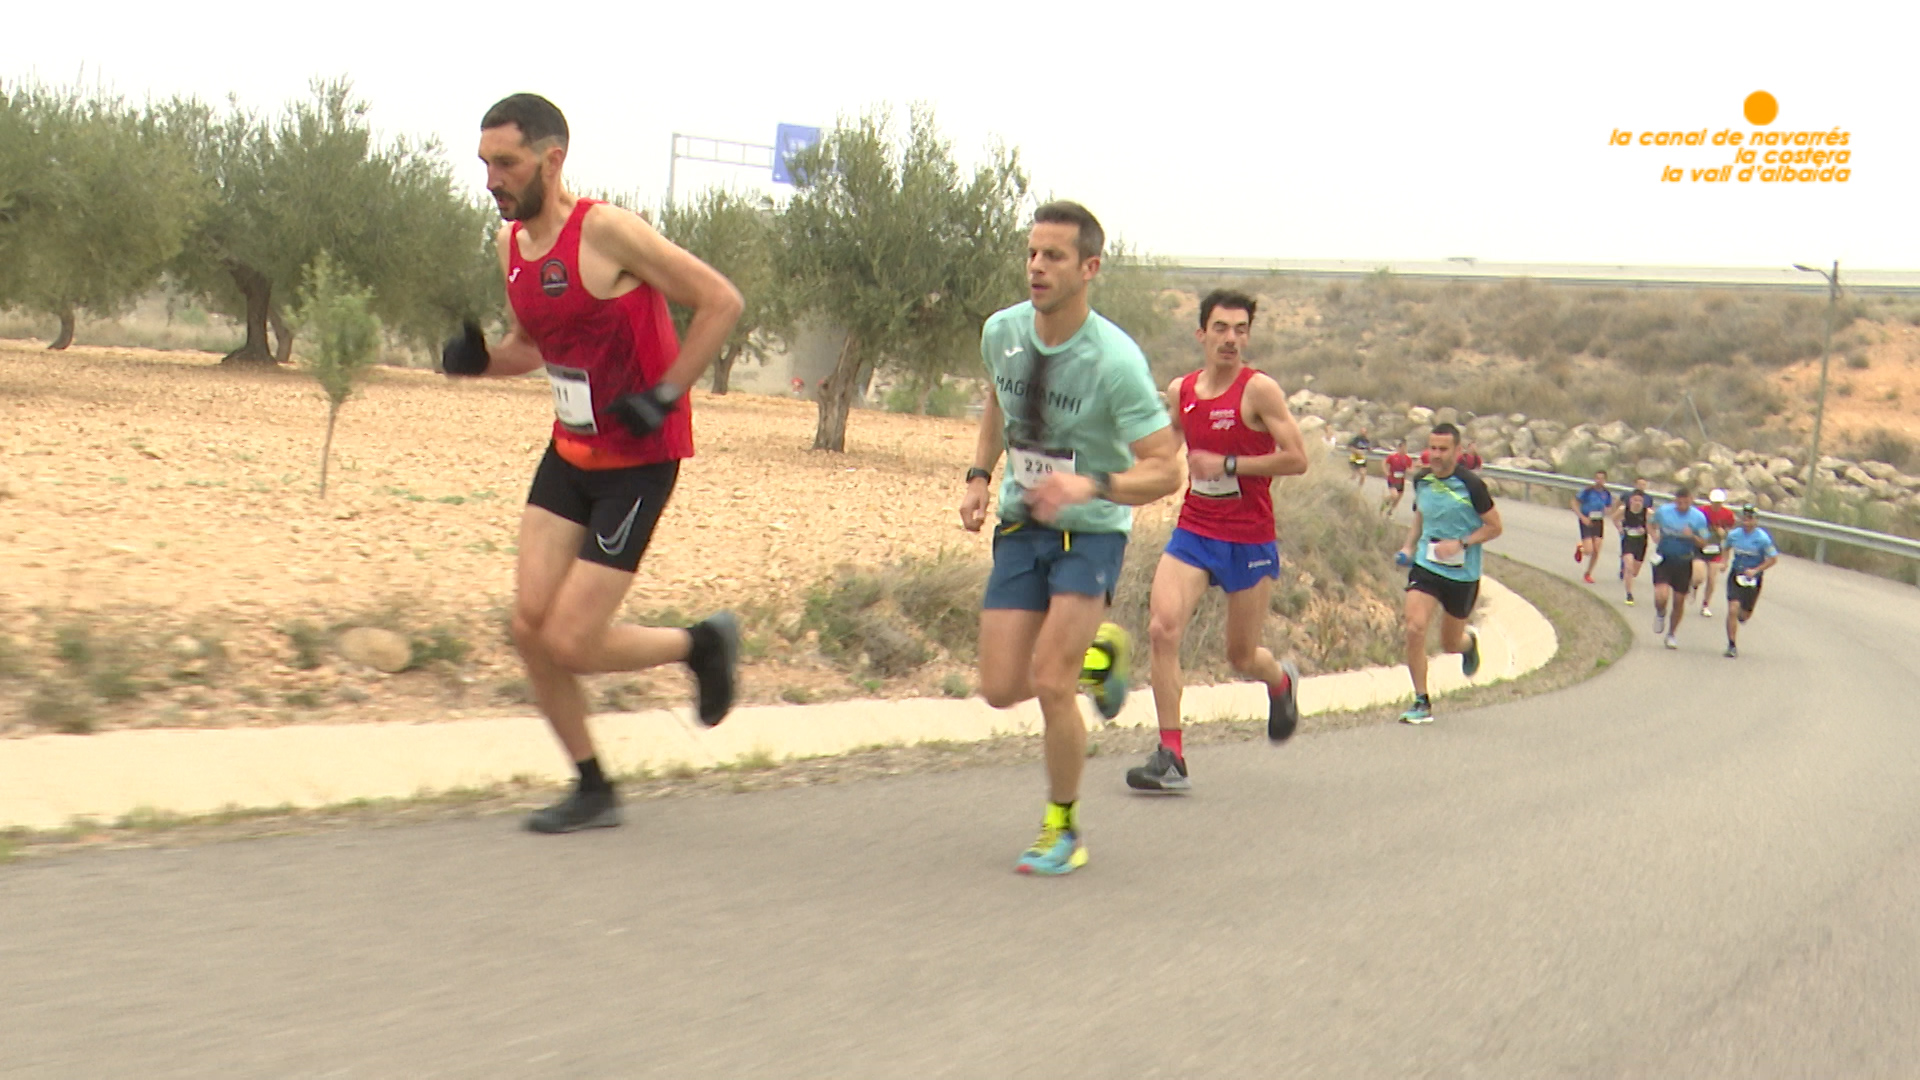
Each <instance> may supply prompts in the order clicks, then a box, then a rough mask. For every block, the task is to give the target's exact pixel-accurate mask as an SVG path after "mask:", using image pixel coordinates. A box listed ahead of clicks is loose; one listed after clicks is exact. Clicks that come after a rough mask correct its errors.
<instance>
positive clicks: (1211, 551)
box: [1127, 289, 1307, 791]
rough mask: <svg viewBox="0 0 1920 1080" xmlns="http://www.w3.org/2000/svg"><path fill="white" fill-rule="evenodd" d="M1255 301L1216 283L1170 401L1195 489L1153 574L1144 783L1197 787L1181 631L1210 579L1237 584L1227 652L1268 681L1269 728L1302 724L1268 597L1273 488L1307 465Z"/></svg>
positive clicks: (1228, 588) (1275, 731)
mask: <svg viewBox="0 0 1920 1080" xmlns="http://www.w3.org/2000/svg"><path fill="white" fill-rule="evenodd" d="M1254 308H1255V303H1254V300H1253V298H1252V297H1250V296H1247V295H1246V294H1245V293H1239V292H1233V291H1230V290H1226V289H1219V290H1215V291H1214V292H1212V293H1209V294H1208V295H1207V297H1206V298H1205V299H1204V300H1202V301H1201V302H1200V329H1199V330H1198V332H1197V333H1196V335H1195V336H1196V337H1198V338H1199V340H1200V344H1201V346H1202V348H1203V349H1204V351H1205V354H1206V366H1205V367H1203V368H1201V369H1200V370H1199V371H1195V372H1191V373H1189V374H1186V375H1183V376H1181V377H1180V378H1178V379H1175V380H1173V382H1171V383H1170V384H1168V386H1167V398H1168V403H1169V404H1171V405H1172V406H1173V408H1174V415H1175V416H1176V417H1177V418H1178V420H1179V424H1178V428H1177V430H1178V431H1179V432H1180V434H1181V436H1182V438H1184V439H1185V441H1186V445H1187V494H1186V498H1185V501H1184V502H1182V504H1181V507H1180V521H1179V525H1178V526H1177V527H1176V528H1175V529H1174V530H1173V536H1172V537H1171V538H1170V539H1169V540H1168V541H1167V547H1166V551H1165V552H1164V553H1163V554H1162V555H1161V556H1160V564H1159V566H1158V567H1156V568H1155V569H1154V573H1153V594H1152V598H1151V607H1152V622H1151V624H1150V626H1149V636H1150V637H1151V639H1152V646H1153V669H1152V670H1153V705H1154V710H1155V711H1156V712H1157V714H1158V716H1159V722H1160V745H1159V746H1158V747H1157V748H1156V749H1155V750H1154V752H1153V754H1152V756H1151V757H1149V758H1148V759H1147V763H1146V764H1145V765H1142V766H1140V767H1138V768H1135V769H1132V770H1130V771H1128V773H1127V786H1129V787H1131V788H1134V789H1135V790H1139V791H1186V790H1188V789H1189V788H1190V787H1191V786H1192V785H1191V782H1190V781H1189V779H1188V776H1187V761H1186V751H1185V748H1184V746H1183V744H1182V729H1181V726H1180V698H1181V695H1182V692H1183V689H1184V683H1183V681H1182V676H1181V673H1180V639H1181V637H1182V636H1183V635H1184V634H1185V633H1186V629H1187V623H1188V622H1189V621H1190V620H1191V619H1192V618H1193V609H1194V607H1195V606H1196V605H1197V604H1199V602H1200V598H1201V597H1202V596H1204V595H1205V594H1206V591H1207V590H1208V589H1209V588H1214V587H1217V588H1219V589H1221V590H1223V591H1224V592H1225V593H1226V594H1227V661H1228V662H1229V663H1230V664H1232V665H1233V668H1234V670H1235V671H1238V672H1240V673H1241V674H1243V675H1248V676H1251V677H1253V678H1256V679H1259V680H1260V681H1261V682H1263V683H1266V684H1267V737H1268V738H1269V739H1272V740H1273V741H1275V742H1281V741H1284V740H1285V739H1286V738H1287V737H1289V736H1290V735H1292V734H1293V729H1294V726H1295V725H1296V724H1298V723H1299V719H1300V710H1299V704H1298V698H1297V690H1298V684H1299V680H1300V673H1299V670H1298V669H1297V668H1295V667H1294V665H1293V663H1292V662H1291V661H1280V660H1275V659H1274V656H1273V654H1272V653H1271V652H1269V651H1267V649H1266V648H1265V647H1263V646H1262V645H1261V644H1260V641H1261V637H1262V631H1263V629H1264V628H1265V626H1266V619H1267V611H1268V597H1269V596H1270V595H1271V593H1272V590H1273V579H1274V578H1276V577H1278V576H1279V574H1280V550H1279V544H1278V543H1277V538H1276V535H1275V531H1274V523H1273V495H1272V491H1271V486H1272V483H1273V478H1274V477H1276V476H1295V475H1298V474H1300V473H1303V472H1306V471H1307V453H1306V447H1305V445H1304V444H1303V443H1302V442H1301V438H1300V428H1299V426H1298V425H1297V424H1295V423H1294V419H1293V414H1292V412H1290V411H1289V410H1288V409H1287V398H1286V394H1285V393H1284V392H1282V391H1281V389H1280V384H1279V383H1277V382H1275V381H1273V379H1271V378H1270V377H1268V376H1266V375H1263V374H1261V373H1260V372H1258V371H1255V370H1254V369H1252V368H1250V367H1248V366H1247V365H1246V363H1245V362H1244V359H1243V358H1244V356H1245V353H1246V347H1247V339H1248V337H1249V335H1250V334H1251V333H1252V331H1253V314H1254Z"/></svg>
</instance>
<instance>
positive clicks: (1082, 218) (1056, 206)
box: [1033, 199, 1107, 262]
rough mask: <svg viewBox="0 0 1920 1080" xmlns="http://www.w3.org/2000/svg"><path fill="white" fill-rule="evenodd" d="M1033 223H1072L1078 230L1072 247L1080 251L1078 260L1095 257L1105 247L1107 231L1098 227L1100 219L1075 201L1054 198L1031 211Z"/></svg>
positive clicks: (1097, 256)
mask: <svg viewBox="0 0 1920 1080" xmlns="http://www.w3.org/2000/svg"><path fill="white" fill-rule="evenodd" d="M1033 223H1034V224H1035V225H1072V226H1073V227H1075V228H1077V229H1079V230H1080V235H1079V237H1078V238H1077V239H1075V241H1074V247H1076V248H1078V249H1079V251H1080V261H1081V262H1086V261H1087V260H1088V259H1097V258H1099V257H1100V253H1101V252H1103V251H1105V250H1106V249H1107V231H1106V230H1105V229H1102V228H1101V227H1100V219H1099V218H1096V217H1094V216H1093V211H1091V210H1089V209H1087V208H1086V207H1084V206H1081V205H1080V204H1079V203H1077V202H1069V201H1067V200H1065V199H1056V200H1054V201H1053V202H1050V203H1047V204H1046V205H1044V206H1042V207H1040V209H1038V210H1035V211H1034V212H1033Z"/></svg>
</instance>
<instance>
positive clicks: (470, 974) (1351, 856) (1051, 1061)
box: [0, 504, 1920, 1078]
mask: <svg viewBox="0 0 1920 1080" xmlns="http://www.w3.org/2000/svg"><path fill="white" fill-rule="evenodd" d="M1506 516H1507V521H1508V533H1507V536H1506V537H1505V538H1504V539H1503V540H1501V541H1499V542H1498V543H1497V545H1496V548H1497V549H1498V550H1502V551H1504V552H1506V553H1508V554H1510V555H1513V556H1515V557H1518V558H1520V559H1523V560H1526V561H1529V562H1532V563H1534V564H1536V565H1541V566H1545V567H1548V568H1549V569H1552V570H1555V571H1558V572H1565V573H1571V572H1572V571H1574V570H1575V567H1574V566H1573V563H1572V562H1571V561H1570V558H1569V555H1570V549H1571V547H1572V544H1573V537H1574V532H1573V526H1572V524H1571V521H1570V516H1569V515H1568V514H1566V513H1565V512H1552V511H1546V510H1541V509H1538V508H1533V507H1523V506H1518V505H1515V504H1507V506H1506ZM1597 588H1599V589H1600V590H1601V592H1602V593H1603V594H1605V595H1607V596H1609V597H1612V598H1616V599H1617V597H1618V595H1619V590H1618V584H1617V583H1614V582H1607V583H1603V584H1602V585H1601V586H1597ZM1631 617H1632V623H1633V626H1634V628H1635V632H1636V637H1637V639H1638V640H1637V643H1636V646H1635V648H1634V650H1633V652H1632V653H1631V654H1630V655H1629V656H1628V657H1627V659H1626V660H1625V661H1624V662H1622V663H1620V664H1618V665H1616V666H1615V667H1614V668H1612V669H1611V670H1609V671H1607V672H1605V673H1603V674H1602V675H1600V676H1599V677H1597V678H1595V679H1592V680H1590V681H1589V682H1587V683H1585V684H1583V685H1581V686H1578V687H1576V688H1574V689H1571V690H1569V691H1566V692H1562V693H1557V694H1553V695H1549V696H1544V697H1538V698H1533V699H1531V700H1528V701H1524V702H1520V703H1517V704H1512V705H1506V706H1500V707H1496V708H1489V709H1484V710H1478V711H1472V712H1452V711H1448V710H1446V709H1445V707H1444V702H1443V703H1442V710H1441V713H1440V718H1439V720H1438V721H1437V722H1436V723H1434V724H1432V725H1431V726H1428V727H1425V728H1409V727H1405V726H1402V725H1383V726H1378V727H1372V728H1366V729H1359V730H1351V731H1344V732H1338V733H1333V734H1326V735H1318V736H1312V737H1306V738H1301V739H1298V740H1295V741H1294V742H1293V743H1292V744H1291V745H1288V746H1285V747H1282V748H1277V749H1276V748H1272V747H1268V746H1266V745H1264V744H1259V745H1255V744H1245V745H1234V746H1223V747H1208V748H1205V749H1203V750H1199V751H1197V752H1196V753H1195V754H1194V756H1193V760H1192V763H1191V764H1192V766H1193V769H1194V777H1195V785H1196V790H1195V793H1194V794H1193V795H1192V796H1191V797H1189V798H1185V799H1171V800H1170V799H1151V798H1144V797H1135V796H1130V795H1129V794H1127V793H1126V791H1125V788H1124V785H1123V784H1122V781H1121V774H1122V773H1123V772H1124V770H1125V769H1126V768H1127V766H1129V765H1131V764H1133V762H1131V761H1122V760H1116V759H1112V758H1100V759H1097V760H1095V761H1094V762H1092V763H1091V767H1090V772H1089V784H1088V794H1087V796H1086V801H1085V804H1084V817H1085V822H1086V825H1087V828H1088V838H1089V844H1090V847H1091V851H1092V855H1093V858H1092V862H1091V864H1090V865H1089V866H1088V867H1087V868H1086V869H1085V870H1083V871H1081V872H1080V873H1078V874H1076V875H1074V876H1072V877H1069V878H1066V879H1058V880H1031V879H1027V878H1023V877H1020V876H1017V875H1015V874H1013V873H1012V872H1011V868H1012V865H1013V861H1014V858H1015V857H1016V855H1017V854H1018V853H1019V851H1020V849H1021V848H1022V847H1023V846H1024V845H1025V843H1026V842H1027V841H1028V840H1029V839H1030V838H1031V833H1032V831H1033V828H1034V826H1035V824H1036V822H1037V818H1038V812H1039V807H1040V798H1041V779H1040V775H1039V769H1038V767H1037V766H1035V767H1026V768H1018V769H998V770H977V771H971V772H964V773H954V774H944V775H933V776H922V777H908V778H901V779H895V780H887V781H875V782H866V783H858V784H850V785H844V786H835V787H826V788H815V789H798V790H786V791H778V792H770V793H762V794H754V795H743V796H735V797H715V798H694V799H679V800H669V801H661V802H654V803H649V804H646V805H643V806H635V807H631V808H630V810H631V813H630V817H629V825H628V826H627V827H626V828H623V829H619V830H609V831H604V832H600V833H596V834H591V835H581V836H573V837H561V838H548V837H535V836H530V835H527V834H524V833H521V832H519V831H517V830H516V828H515V822H513V821H512V820H510V819H494V820H482V821H461V822H448V823H443V824H435V825H427V826H420V827H407V828H392V829H381V830H369V831H365V832H352V833H329V834H326V835H317V836H308V837H295V838H285V839H274V840H262V841H247V842H239V843H231V844H222V845H213V846H206V847H199V848H191V849H185V850H170V851H146V852H140V851H132V852H121V853H112V854H105V855H99V856H92V857H77V858H66V859H54V860H47V861H44V862H40V861H34V862H28V863H24V864H16V865H14V866H11V867H6V868H4V869H0V1075H4V1076H6V1077H9V1078H22V1077H61V1078H70V1077H95V1076H115V1077H136V1076H137V1077H143V1078H144V1077H170V1076H182V1077H187V1076H191V1077H211V1076H219V1077H256V1076H257V1077H408V1078H423V1077H442V1076H445V1077H561V1076H565V1077H572V1076H581V1077H629V1076H634V1077H637V1076H647V1077H651V1076H661V1077H676V1078H683V1077H705V1076H713V1077H835V1078H845V1077H936V1076H954V1077H1013V1076H1034V1077H1123V1076H1124V1077H1161V1076H1219V1077H1228V1076H1231V1077H1282V1076H1303V1077H1402V1076H1445V1077H1452V1076H1463V1077H1464V1076H1474V1077H1554V1076H1568V1077H1586V1076H1605V1077H1689V1078H1700V1077H1719V1076H1726V1077H1771V1076H1781V1077H1789V1076H1791V1077H1841V1076H1844V1077H1875V1076H1884V1077H1912V1076H1920V914H1917V912H1920V799H1916V797H1915V794H1916V785H1915V780H1916V778H1920V750H1917V749H1916V740H1915V724H1914V720H1915V718H1916V714H1920V708H1916V706H1915V703H1914V687H1915V686H1920V662H1916V660H1915V657H1914V651H1913V645H1914V643H1915V642H1916V641H1920V591H1916V590H1914V589H1913V588H1911V587H1907V586H1903V585H1897V584H1893V583H1888V582H1882V581H1877V580H1873V579H1868V578H1864V577H1859V576H1855V575H1851V574H1848V573H1845V572H1842V571H1835V570H1830V569H1827V568H1824V567H1817V566H1813V565H1810V564H1805V563H1799V562H1788V563H1785V564H1783V565H1782V566H1781V567H1779V568H1778V569H1776V570H1775V571H1774V572H1773V573H1772V574H1771V575H1770V577H1769V580H1768V582H1767V587H1766V593H1765V596H1764V598H1763V600H1762V602H1761V605H1760V610H1759V614H1758V616H1757V618H1756V619H1755V621H1754V622H1753V623H1752V624H1751V625H1750V626H1749V628H1748V630H1747V635H1746V641H1745V642H1744V646H1745V647H1744V649H1743V656H1742V658H1741V659H1739V660H1734V661H1730V660H1725V659H1722V658H1721V656H1720V655H1719V653H1720V648H1721V646H1722V642H1721V640H1720V635H1719V633H1718V632H1717V630H1714V629H1712V628H1710V627H1709V626H1707V625H1706V624H1704V623H1703V622H1700V621H1689V622H1688V624H1687V625H1686V626H1685V627H1684V628H1683V629H1682V632H1681V637H1682V646H1683V647H1682V649H1681V650H1680V651H1679V652H1677V653H1670V652H1666V651H1664V650H1662V649H1660V648H1659V646H1658V643H1657V641H1656V640H1655V639H1654V638H1653V636H1652V633H1651V628H1650V627H1649V626H1648V625H1647V622H1648V619H1649V618H1650V611H1649V608H1648V607H1647V606H1646V605H1645V604H1644V603H1643V605H1642V606H1641V607H1639V608H1636V609H1633V611H1632V613H1631Z"/></svg>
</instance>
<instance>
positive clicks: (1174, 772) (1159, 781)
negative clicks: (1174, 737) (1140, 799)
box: [1127, 745, 1193, 791]
mask: <svg viewBox="0 0 1920 1080" xmlns="http://www.w3.org/2000/svg"><path fill="white" fill-rule="evenodd" d="M1127 786H1128V787H1130V788H1132V789H1133V790H1135V791H1186V790H1188V789H1190V788H1192V787H1193V784H1192V783H1191V782H1190V781H1188V780H1187V761H1186V759H1185V758H1183V757H1181V756H1179V755H1178V754H1175V753H1174V752H1173V751H1171V750H1169V749H1167V748H1166V746H1164V745H1161V746H1156V747H1154V748H1153V754H1152V755H1151V756H1149V757H1148V758H1147V763H1146V764H1145V765H1141V766H1139V767H1138V768H1133V769H1128V770H1127Z"/></svg>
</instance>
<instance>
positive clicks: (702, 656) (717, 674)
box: [687, 611, 740, 727]
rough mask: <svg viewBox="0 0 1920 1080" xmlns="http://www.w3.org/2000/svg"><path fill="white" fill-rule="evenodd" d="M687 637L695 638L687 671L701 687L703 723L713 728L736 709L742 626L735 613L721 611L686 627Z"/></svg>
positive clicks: (701, 715) (689, 655)
mask: <svg viewBox="0 0 1920 1080" xmlns="http://www.w3.org/2000/svg"><path fill="white" fill-rule="evenodd" d="M687 633H689V634H691V635H693V648H692V649H690V650H688V652H687V670H689V671H691V672H693V678H694V681H695V682H697V683H699V685H700V708H699V714H700V722H701V723H703V724H705V725H707V726H708V727H712V726H713V725H715V724H717V723H719V722H720V721H722V720H725V719H726V718H727V713H728V712H730V711H732V709H733V692H734V688H735V684H736V681H737V678H738V668H739V666H740V623H739V620H737V619H735V618H734V617H733V612H731V611H722V612H720V613H718V614H716V615H709V616H707V617H706V618H704V619H702V620H700V621H699V622H697V623H694V624H693V625H692V626H689V627H687Z"/></svg>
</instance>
